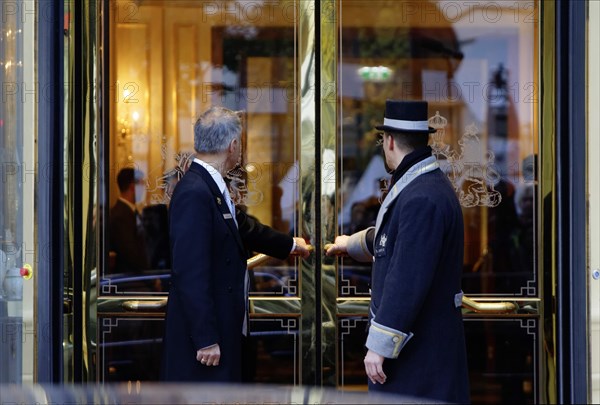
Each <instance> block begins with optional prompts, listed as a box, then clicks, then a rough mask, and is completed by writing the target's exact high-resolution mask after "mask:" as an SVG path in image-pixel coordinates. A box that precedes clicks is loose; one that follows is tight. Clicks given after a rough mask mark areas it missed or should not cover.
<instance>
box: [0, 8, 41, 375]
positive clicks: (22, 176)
mask: <svg viewBox="0 0 600 405" xmlns="http://www.w3.org/2000/svg"><path fill="white" fill-rule="evenodd" d="M26 3H27V2H24V1H15V2H12V3H10V4H8V3H3V4H2V7H3V8H2V11H3V13H2V21H0V82H1V83H2V103H1V104H0V333H1V336H2V340H1V341H0V384H11V383H13V384H14V383H16V384H20V383H22V382H33V374H34V370H33V361H34V359H33V353H34V347H35V339H34V336H35V335H36V333H35V332H36V331H35V326H34V319H33V308H34V300H33V291H34V289H33V287H34V280H33V279H31V276H33V274H34V271H35V254H36V250H37V249H36V247H35V242H34V231H33V227H34V222H33V218H34V192H35V188H34V187H35V180H36V173H37V168H36V167H35V157H34V156H35V151H34V148H35V145H34V142H35V139H34V137H33V136H32V135H31V134H33V133H35V125H36V120H35V118H34V117H35V108H36V101H37V100H36V92H37V90H38V89H37V86H36V84H35V79H34V77H35V70H34V66H35V65H34V52H33V49H34V48H35V40H34V37H35V22H34V21H33V20H34V19H33V18H24V17H23V16H22V15H21V11H22V10H24V9H27V12H28V13H34V14H35V11H36V6H35V5H34V4H30V3H27V4H26ZM22 17H23V18H22Z"/></svg>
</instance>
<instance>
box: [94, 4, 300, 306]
mask: <svg viewBox="0 0 600 405" xmlns="http://www.w3.org/2000/svg"><path fill="white" fill-rule="evenodd" d="M113 6H114V7H110V13H111V19H110V21H111V22H114V24H112V23H111V24H110V26H109V28H110V29H109V33H110V46H109V49H110V52H111V55H110V58H109V60H110V64H111V66H110V76H111V83H112V85H111V86H110V93H111V94H110V97H109V99H110V100H111V101H113V102H112V103H109V105H108V107H109V109H110V122H111V128H110V132H111V133H110V139H109V151H108V155H109V162H110V164H109V165H108V166H109V168H108V176H107V178H106V180H107V184H106V187H107V188H108V201H107V208H106V212H107V215H108V216H109V221H108V223H113V224H115V225H114V226H110V227H109V228H107V230H106V231H107V232H106V235H107V242H108V245H107V246H108V249H107V250H109V252H107V253H106V254H107V260H106V263H107V265H106V266H105V269H104V279H103V281H102V283H103V288H102V290H101V291H103V292H104V293H107V292H108V293H110V294H120V293H128V294H160V293H166V291H168V273H169V267H170V258H169V254H168V250H169V246H168V232H167V227H168V219H167V218H168V207H169V201H170V196H171V194H172V192H173V189H174V187H175V184H176V183H177V181H178V180H179V179H180V178H181V177H182V175H183V173H185V171H186V170H187V168H188V167H189V162H190V157H191V156H192V154H193V152H194V150H193V131H192V128H193V124H194V122H195V120H196V117H197V115H198V114H199V113H200V112H201V111H204V110H205V109H206V108H208V107H209V106H211V105H222V106H224V107H227V108H229V109H232V110H236V111H245V112H246V114H245V120H244V121H245V122H244V134H243V143H244V145H243V147H244V156H243V162H242V165H241V166H240V167H239V168H237V170H236V173H235V174H233V175H232V176H231V178H230V179H228V180H229V181H230V184H232V186H233V187H235V189H236V190H237V191H239V193H232V194H235V195H236V196H237V197H238V201H237V204H238V206H239V207H241V208H242V209H245V210H247V212H248V213H249V214H251V215H253V216H255V217H257V218H258V219H259V220H260V221H261V222H263V223H265V224H268V225H271V226H273V227H274V228H275V229H277V230H280V231H282V232H286V233H289V234H293V235H295V236H296V235H299V230H298V229H297V223H298V199H299V194H300V193H299V186H300V181H299V180H300V179H299V162H298V156H297V154H298V144H299V143H298V140H297V138H296V136H297V135H296V134H297V131H296V126H297V117H296V111H297V108H296V101H297V94H296V87H297V86H296V76H297V74H296V72H297V70H298V68H297V66H296V57H295V52H296V50H295V49H296V48H295V46H296V45H295V35H296V34H295V25H294V24H295V23H296V22H297V21H296V18H297V16H295V14H294V10H295V6H294V4H293V3H290V2H287V1H274V2H273V1H269V2H254V3H252V4H249V3H244V2H211V3H207V2H193V1H162V2H160V1H158V2H152V3H148V4H146V3H140V4H133V3H131V2H129V1H117V2H115V4H114V5H113ZM124 168H128V169H129V168H131V169H134V170H136V171H139V172H141V173H143V174H144V182H145V190H146V192H145V195H144V196H141V194H142V193H140V197H141V199H139V198H138V200H136V201H135V202H134V205H135V206H136V209H137V211H138V215H136V218H137V220H136V222H137V223H138V226H137V228H138V234H140V233H141V232H139V231H140V230H142V231H143V236H144V241H143V242H144V243H143V244H142V243H139V245H143V246H141V247H139V249H137V248H136V249H133V246H134V244H132V243H130V244H129V245H128V246H129V248H125V249H121V251H120V252H117V251H116V246H115V243H113V242H114V241H115V240H117V239H119V238H121V237H122V236H123V235H124V232H123V230H122V226H123V222H124V221H123V220H122V218H119V217H117V216H115V215H114V214H115V213H114V212H113V211H112V210H109V209H110V208H112V207H114V206H115V205H117V202H118V201H120V200H119V199H122V198H123V197H122V192H121V191H120V190H119V186H118V181H117V178H118V175H119V173H120V172H121V171H122V170H123V169H124ZM111 221H112V222H111ZM139 225H141V226H139ZM131 228H133V227H131ZM131 239H133V237H132V238H131ZM144 252H145V253H144ZM248 254H249V255H252V254H253V252H248ZM128 255H130V256H132V257H133V258H134V259H135V260H133V259H131V260H129V262H130V263H133V262H134V261H139V262H144V263H143V265H141V264H140V265H138V266H131V265H129V266H122V263H123V259H124V258H126V256H128ZM260 273H261V274H258V275H255V280H256V283H255V284H254V288H253V293H254V294H255V295H261V294H264V295H269V296H272V295H282V296H289V295H296V294H298V291H297V279H298V277H297V270H296V267H295V262H294V260H293V259H291V260H288V261H285V262H282V261H275V260H274V261H272V262H271V263H269V264H268V266H266V267H265V268H264V269H262V270H261V272H260Z"/></svg>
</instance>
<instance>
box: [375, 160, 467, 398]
mask: <svg viewBox="0 0 600 405" xmlns="http://www.w3.org/2000/svg"><path fill="white" fill-rule="evenodd" d="M399 181H402V180H399ZM463 233H464V229H463V218H462V211H461V207H460V204H459V202H458V199H457V198H456V194H455V192H454V189H453V188H452V186H451V184H450V182H449V181H448V178H447V177H446V175H444V174H443V173H442V171H441V170H439V169H436V170H433V171H432V172H429V173H425V174H423V175H421V176H419V177H417V178H416V179H415V180H414V181H412V182H411V183H410V184H408V185H407V186H406V188H405V189H404V190H403V191H402V192H401V193H400V194H399V195H398V197H397V198H396V199H395V201H393V202H392V204H391V205H390V207H389V209H388V211H387V212H386V214H385V216H384V218H383V221H382V223H381V227H380V229H379V231H378V234H377V235H375V240H374V249H373V250H374V256H375V262H374V263H373V274H372V291H371V310H372V311H373V313H372V315H373V316H374V320H375V322H377V323H378V324H380V325H384V326H385V327H387V328H391V329H394V330H398V331H401V332H404V333H413V334H414V336H413V337H412V338H411V339H410V340H409V341H408V342H407V343H406V345H405V346H404V347H403V348H402V350H401V351H400V353H399V355H398V357H397V358H395V359H390V358H387V359H385V361H384V363H383V371H384V372H385V373H386V375H387V381H386V383H385V384H383V385H380V384H377V385H373V384H372V383H369V389H372V390H376V391H389V392H394V393H401V394H403V395H407V396H415V397H419V398H429V399H433V400H441V401H447V402H454V403H466V402H469V381H468V372H467V356H466V348H465V336H464V326H463V320H462V313H461V308H460V303H458V307H457V306H456V303H455V294H457V293H459V292H460V291H461V278H462V265H463V245H464V240H463Z"/></svg>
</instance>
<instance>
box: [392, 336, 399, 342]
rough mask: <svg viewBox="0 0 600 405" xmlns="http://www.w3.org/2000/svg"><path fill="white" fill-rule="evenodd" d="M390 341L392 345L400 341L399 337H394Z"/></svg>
mask: <svg viewBox="0 0 600 405" xmlns="http://www.w3.org/2000/svg"><path fill="white" fill-rule="evenodd" d="M392 340H393V341H394V343H398V342H399V341H400V337H398V336H394V338H393V339H392Z"/></svg>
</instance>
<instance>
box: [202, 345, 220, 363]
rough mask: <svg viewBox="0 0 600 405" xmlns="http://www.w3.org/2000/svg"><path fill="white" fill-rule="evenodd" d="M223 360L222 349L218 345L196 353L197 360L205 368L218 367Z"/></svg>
mask: <svg viewBox="0 0 600 405" xmlns="http://www.w3.org/2000/svg"><path fill="white" fill-rule="evenodd" d="M220 359H221V349H220V348H219V345H218V344H214V345H212V346H209V347H205V348H204V349H200V350H198V351H197V352H196V360H198V361H199V362H200V363H202V364H203V365H205V366H218V365H219V360H220Z"/></svg>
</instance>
